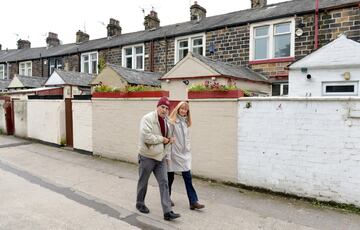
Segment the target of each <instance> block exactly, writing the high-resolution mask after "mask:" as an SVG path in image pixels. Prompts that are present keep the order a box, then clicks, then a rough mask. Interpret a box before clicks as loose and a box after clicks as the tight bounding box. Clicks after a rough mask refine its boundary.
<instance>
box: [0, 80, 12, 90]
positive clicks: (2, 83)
mask: <svg viewBox="0 0 360 230" xmlns="http://www.w3.org/2000/svg"><path fill="white" fill-rule="evenodd" d="M10 82H11V80H10V79H0V90H6V89H7V87H8V86H9V84H10Z"/></svg>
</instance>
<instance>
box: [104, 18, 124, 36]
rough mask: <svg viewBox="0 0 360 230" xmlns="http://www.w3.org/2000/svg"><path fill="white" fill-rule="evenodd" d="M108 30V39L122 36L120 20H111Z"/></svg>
mask: <svg viewBox="0 0 360 230" xmlns="http://www.w3.org/2000/svg"><path fill="white" fill-rule="evenodd" d="M106 28H107V36H108V37H112V36H117V35H120V34H121V27H120V24H119V21H118V20H115V19H113V18H110V22H109V24H108V25H107V27H106Z"/></svg>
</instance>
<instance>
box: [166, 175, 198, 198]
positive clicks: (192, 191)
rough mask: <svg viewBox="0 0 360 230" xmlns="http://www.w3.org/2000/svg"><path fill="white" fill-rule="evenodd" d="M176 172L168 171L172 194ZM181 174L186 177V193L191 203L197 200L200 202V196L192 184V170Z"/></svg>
mask: <svg viewBox="0 0 360 230" xmlns="http://www.w3.org/2000/svg"><path fill="white" fill-rule="evenodd" d="M174 174H175V173H174V172H168V182H169V194H170V195H171V186H172V184H173V182H174ZM181 174H182V177H183V179H184V183H185V187H186V193H187V196H188V199H189V203H190V205H192V204H195V203H196V202H198V197H197V195H196V191H195V189H194V186H193V184H192V176H191V172H190V170H189V171H185V172H181Z"/></svg>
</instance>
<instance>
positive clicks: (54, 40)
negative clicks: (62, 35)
mask: <svg viewBox="0 0 360 230" xmlns="http://www.w3.org/2000/svg"><path fill="white" fill-rule="evenodd" d="M46 44H47V46H48V47H55V46H58V45H60V40H59V38H58V35H57V34H56V33H53V32H49V35H48V37H47V38H46Z"/></svg>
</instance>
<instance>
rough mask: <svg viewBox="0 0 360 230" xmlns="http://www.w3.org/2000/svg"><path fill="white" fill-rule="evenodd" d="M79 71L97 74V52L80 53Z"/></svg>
mask: <svg viewBox="0 0 360 230" xmlns="http://www.w3.org/2000/svg"><path fill="white" fill-rule="evenodd" d="M81 72H82V73H90V74H97V73H98V53H97V52H91V53H85V54H82V55H81Z"/></svg>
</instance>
